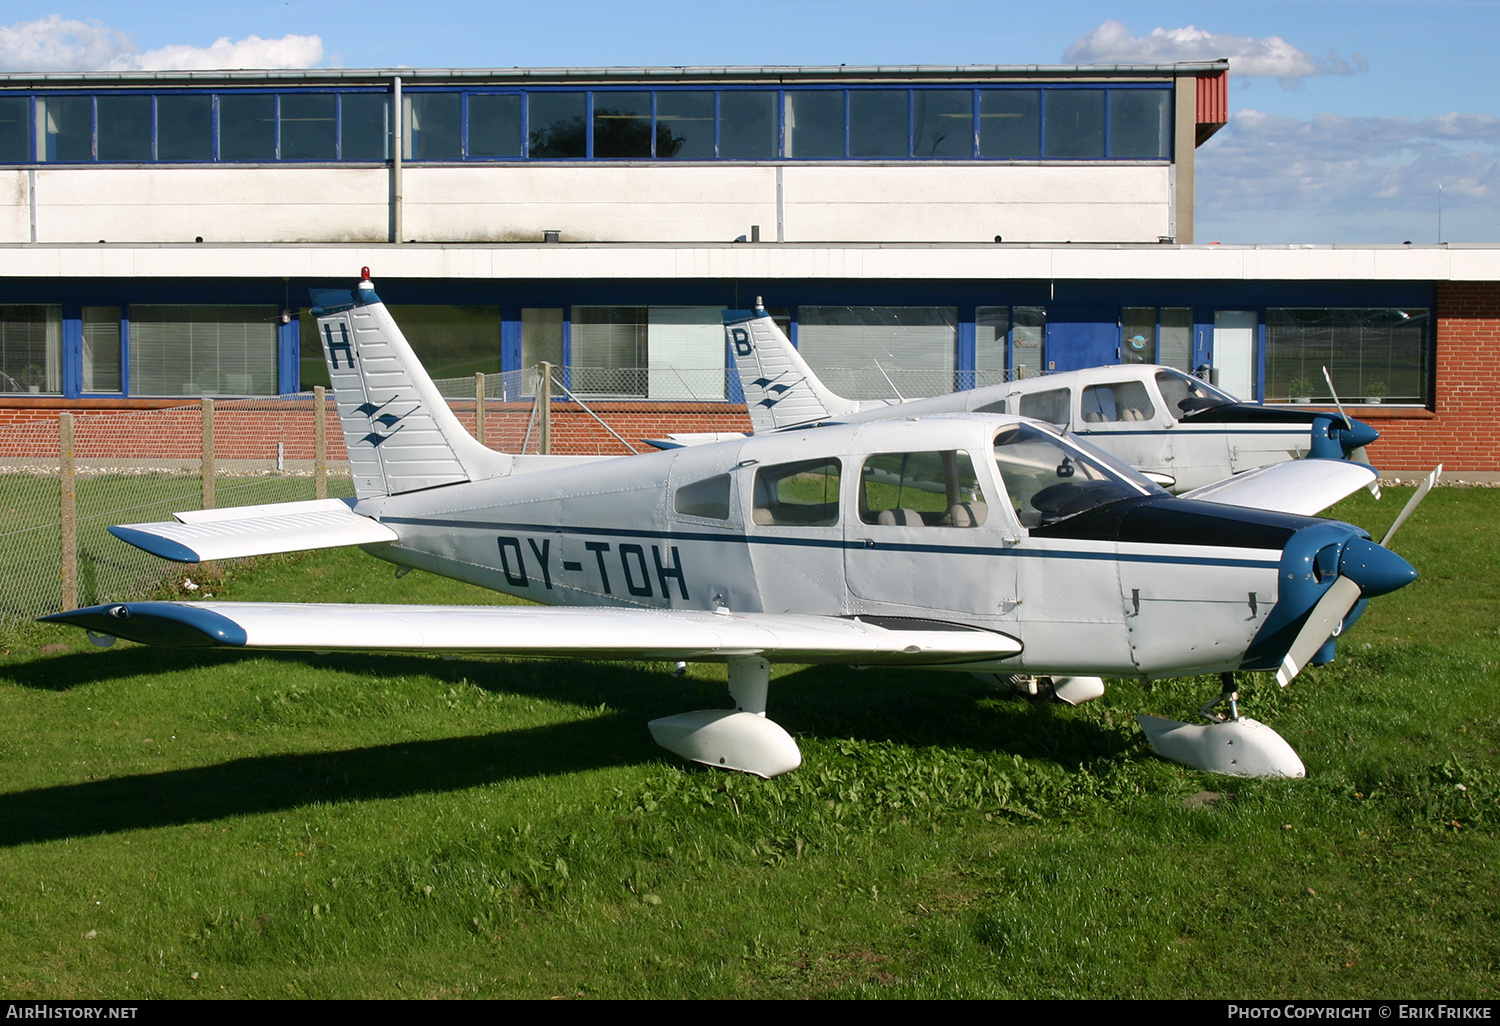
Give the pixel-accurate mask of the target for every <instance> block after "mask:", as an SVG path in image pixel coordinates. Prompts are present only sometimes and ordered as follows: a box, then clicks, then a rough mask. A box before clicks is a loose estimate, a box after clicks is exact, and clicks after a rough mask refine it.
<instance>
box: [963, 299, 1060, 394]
mask: <svg viewBox="0 0 1500 1026" xmlns="http://www.w3.org/2000/svg"><path fill="white" fill-rule="evenodd" d="M1046 325H1047V310H1046V308H1045V307H1040V306H1014V307H1012V306H981V307H976V308H975V310H974V385H975V387H977V388H982V387H984V386H985V385H998V384H1001V383H1002V382H1005V381H1009V380H1011V379H1012V378H1024V377H1026V375H1027V374H1028V373H1036V372H1037V371H1038V370H1039V369H1040V367H1041V358H1042V333H1043V331H1044V330H1045V329H1046Z"/></svg>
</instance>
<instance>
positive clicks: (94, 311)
mask: <svg viewBox="0 0 1500 1026" xmlns="http://www.w3.org/2000/svg"><path fill="white" fill-rule="evenodd" d="M121 386H122V382H121V380H120V308H119V307H118V306H86V307H84V308H83V390H84V391H85V392H118V391H120V389H121Z"/></svg>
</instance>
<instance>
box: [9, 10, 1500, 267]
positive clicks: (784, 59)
mask: <svg viewBox="0 0 1500 1026" xmlns="http://www.w3.org/2000/svg"><path fill="white" fill-rule="evenodd" d="M11 10H12V11H14V10H15V8H11ZM34 11H35V13H27V14H25V15H24V16H21V17H15V16H14V15H13V16H12V17H15V20H12V21H10V22H9V23H8V24H0V71H12V72H14V71H92V70H129V69H167V68H202V69H207V68H228V67H243V68H306V67H345V68H398V67H413V68H450V67H452V68H456V67H536V68H546V67H604V66H608V67H655V66H675V65H711V66H723V65H833V64H848V65H882V64H884V65H891V64H927V65H969V64H1095V63H1108V64H1114V63H1136V62H1149V63H1170V62H1173V61H1189V60H1210V59H1215V58H1219V57H1228V58H1229V60H1230V111H1231V120H1230V123H1229V125H1228V126H1226V127H1225V128H1224V129H1222V130H1221V131H1220V132H1219V133H1218V134H1217V135H1216V136H1215V137H1214V138H1213V139H1211V140H1210V141H1209V142H1208V143H1206V144H1205V145H1204V146H1202V147H1200V148H1199V150H1198V162H1197V208H1196V218H1197V241H1199V242H1211V241H1217V242H1224V243H1269V244H1277V243H1315V244H1322V243H1346V244H1379V243H1400V242H1406V241H1410V242H1413V243H1418V244H1426V243H1433V242H1438V241H1443V242H1455V243H1457V242H1493V243H1500V88H1496V86H1495V84H1494V83H1490V82H1488V80H1487V78H1486V77H1485V76H1486V75H1487V74H1488V73H1487V72H1486V71H1485V70H1484V69H1486V68H1488V67H1489V66H1490V65H1491V63H1492V61H1493V60H1494V55H1495V54H1496V53H1497V51H1500V0H1425V2H1408V0H1391V2H1371V0H1365V2H1352V0H1351V2H1342V0H1299V2H1276V0H1257V2H1252V3H1246V2H1237V0H1235V2H1231V0H1196V2H1193V3H1166V2H1162V3H1156V2H1128V0H1116V2H1113V3H1100V2H1091V0H1051V2H1048V3H1006V2H1003V0H920V2H918V0H761V2H759V3H754V4H746V3H735V4H727V3H715V2H713V0H655V2H654V3H651V4H649V5H641V6H637V5H634V4H626V3H623V2H620V0H612V2H610V0H551V2H550V3H546V4H543V3H538V2H536V0H531V2H527V3H515V2H510V0H484V2H467V0H457V2H443V3H428V4H419V3H412V2H410V0H403V2H400V3H397V2H394V0H363V2H361V3H349V2H344V0H239V2H237V3H235V4H232V5H228V4H226V5H217V4H203V3H201V2H193V3H188V2H183V0H156V2H153V3H149V4H147V3H135V2H129V0H125V2H121V0H113V2H110V3H94V2H75V3H69V4H67V6H59V7H53V8H36V9H34ZM4 17H5V16H4V15H0V20H3V19H4Z"/></svg>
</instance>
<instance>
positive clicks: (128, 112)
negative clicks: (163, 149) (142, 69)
mask: <svg viewBox="0 0 1500 1026" xmlns="http://www.w3.org/2000/svg"><path fill="white" fill-rule="evenodd" d="M98 112H99V159H100V160H118V161H134V162H145V161H148V160H150V159H151V97H149V96H101V97H99V107H98Z"/></svg>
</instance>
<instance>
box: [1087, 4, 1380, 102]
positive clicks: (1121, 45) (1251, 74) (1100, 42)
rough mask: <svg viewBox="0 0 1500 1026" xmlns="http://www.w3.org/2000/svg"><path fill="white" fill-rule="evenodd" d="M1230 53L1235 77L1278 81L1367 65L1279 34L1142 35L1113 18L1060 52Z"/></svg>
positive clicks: (1110, 59) (1151, 58)
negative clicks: (1310, 48)
mask: <svg viewBox="0 0 1500 1026" xmlns="http://www.w3.org/2000/svg"><path fill="white" fill-rule="evenodd" d="M1221 57H1227V58H1229V70H1230V73H1231V74H1233V75H1234V76H1235V77H1237V78H1274V79H1277V80H1279V81H1280V82H1281V84H1282V85H1283V86H1290V85H1295V84H1296V83H1297V82H1299V81H1301V80H1302V79H1304V78H1307V77H1308V76H1310V75H1349V74H1352V73H1353V72H1355V71H1365V70H1368V64H1367V62H1366V61H1365V59H1364V57H1363V56H1361V55H1360V54H1358V53H1355V54H1352V55H1351V56H1350V58H1349V60H1347V61H1346V60H1344V59H1343V58H1342V57H1340V56H1339V55H1338V54H1336V53H1334V52H1332V51H1329V54H1328V56H1327V57H1314V56H1313V55H1312V54H1310V53H1307V52H1306V51H1305V50H1299V49H1298V48H1297V47H1295V46H1293V45H1292V44H1291V43H1288V42H1287V41H1286V40H1285V39H1282V38H1281V37H1280V36H1266V37H1265V38H1264V39H1253V38H1251V37H1249V36H1230V35H1224V34H1222V33H1219V32H1205V31H1204V30H1203V29H1200V28H1197V27H1196V26H1193V25H1189V26H1188V27H1187V28H1173V29H1167V28H1154V29H1152V30H1151V32H1150V33H1149V34H1147V35H1144V36H1132V35H1131V34H1130V30H1129V29H1127V28H1126V27H1125V26H1124V25H1123V24H1121V23H1120V22H1118V21H1114V20H1110V21H1106V22H1105V23H1104V24H1102V25H1100V26H1099V27H1098V28H1096V29H1093V30H1092V31H1090V32H1086V33H1084V34H1083V35H1082V36H1079V37H1078V39H1077V40H1076V41H1075V42H1074V43H1073V45H1072V46H1070V47H1068V49H1067V51H1066V52H1065V53H1064V54H1063V60H1064V61H1066V62H1067V63H1069V64H1171V63H1175V62H1178V61H1211V60H1218V59H1219V58H1221Z"/></svg>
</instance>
